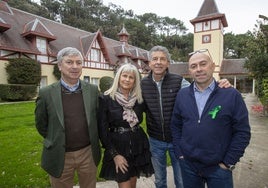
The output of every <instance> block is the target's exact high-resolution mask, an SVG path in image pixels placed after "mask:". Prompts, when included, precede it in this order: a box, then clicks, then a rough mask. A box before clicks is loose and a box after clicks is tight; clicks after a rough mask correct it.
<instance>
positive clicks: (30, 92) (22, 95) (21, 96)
mask: <svg viewBox="0 0 268 188" xmlns="http://www.w3.org/2000/svg"><path fill="white" fill-rule="evenodd" d="M36 94H37V86H36V85H20V84H0V98H1V99H2V100H3V101H27V100H31V99H33V98H34V97H35V96H36Z"/></svg>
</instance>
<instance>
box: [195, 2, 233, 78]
mask: <svg viewBox="0 0 268 188" xmlns="http://www.w3.org/2000/svg"><path fill="white" fill-rule="evenodd" d="M190 22H191V23H192V25H193V26H194V51H195V50H200V49H208V50H209V52H210V54H211V56H212V59H213V61H214V62H215V65H216V68H215V72H214V75H213V76H214V77H215V78H216V79H219V71H220V66H221V62H222V60H223V51H224V50H223V29H224V27H227V26H228V23H227V20H226V17H225V14H222V13H219V11H218V8H217V5H216V3H215V1H214V0H204V2H203V4H202V6H201V8H200V10H199V13H198V15H197V17H196V18H194V19H192V20H190Z"/></svg>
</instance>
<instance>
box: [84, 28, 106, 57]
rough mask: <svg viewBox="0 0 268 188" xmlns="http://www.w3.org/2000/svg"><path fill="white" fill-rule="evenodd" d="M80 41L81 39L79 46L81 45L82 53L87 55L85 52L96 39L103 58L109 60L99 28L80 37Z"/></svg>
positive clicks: (88, 51)
mask: <svg viewBox="0 0 268 188" xmlns="http://www.w3.org/2000/svg"><path fill="white" fill-rule="evenodd" d="M80 41H81V46H82V53H83V54H84V55H85V56H87V54H88V53H90V49H91V48H92V46H93V44H94V42H95V41H97V42H98V44H99V45H100V49H101V51H102V54H103V56H104V58H105V60H106V61H108V62H110V57H109V54H108V49H107V47H106V44H105V42H104V39H103V36H102V34H101V32H100V30H98V31H97V32H96V33H92V34H89V35H85V36H82V37H80Z"/></svg>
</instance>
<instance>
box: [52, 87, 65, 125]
mask: <svg viewBox="0 0 268 188" xmlns="http://www.w3.org/2000/svg"><path fill="white" fill-rule="evenodd" d="M51 98H52V100H53V104H54V105H55V111H56V113H57V116H58V118H59V120H60V123H61V125H62V126H63V127H64V119H63V107H62V97H61V85H60V82H57V83H55V84H54V85H53V87H52V90H51Z"/></svg>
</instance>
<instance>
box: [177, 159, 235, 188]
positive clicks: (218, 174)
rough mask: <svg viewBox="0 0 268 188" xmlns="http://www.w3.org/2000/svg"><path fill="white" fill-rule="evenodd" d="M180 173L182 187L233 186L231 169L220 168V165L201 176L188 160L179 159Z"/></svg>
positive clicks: (218, 187) (228, 187) (217, 187)
mask: <svg viewBox="0 0 268 188" xmlns="http://www.w3.org/2000/svg"><path fill="white" fill-rule="evenodd" d="M180 165H181V173H182V178H183V184H184V187H187V188H205V184H207V188H233V177H232V171H230V170H226V169H222V168H221V167H220V166H219V167H218V168H217V169H216V171H214V172H212V173H210V174H209V175H206V176H201V175H200V174H199V173H198V172H197V170H196V169H194V168H193V167H192V165H191V163H190V162H189V161H186V160H183V159H182V160H180Z"/></svg>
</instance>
